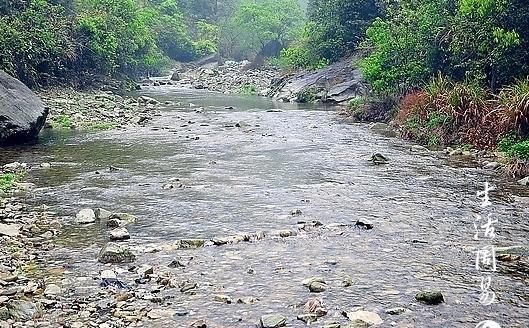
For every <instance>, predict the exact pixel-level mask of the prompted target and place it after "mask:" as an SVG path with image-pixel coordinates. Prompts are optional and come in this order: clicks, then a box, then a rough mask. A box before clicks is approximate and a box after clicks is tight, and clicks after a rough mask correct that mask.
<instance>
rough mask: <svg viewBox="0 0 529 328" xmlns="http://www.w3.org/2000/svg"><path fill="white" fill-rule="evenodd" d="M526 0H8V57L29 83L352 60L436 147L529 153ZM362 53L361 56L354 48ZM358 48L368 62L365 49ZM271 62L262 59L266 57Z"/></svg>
mask: <svg viewBox="0 0 529 328" xmlns="http://www.w3.org/2000/svg"><path fill="white" fill-rule="evenodd" d="M528 6H529V5H528V4H527V3H526V2H525V1H522V0H501V1H496V0H421V1H419V0H365V1H364V0H309V1H297V0H284V1H281V0H215V1H214V0H200V1H192V0H7V1H4V2H2V4H1V5H0V68H1V69H3V70H5V71H7V72H8V73H10V74H12V75H15V76H17V77H18V78H19V79H21V80H22V81H23V82H25V83H26V84H28V85H31V86H37V85H46V84H56V83H57V82H61V81H65V80H71V79H74V78H77V79H79V78H80V77H82V76H84V75H86V74H94V73H97V74H103V75H108V76H132V77H139V76H146V75H149V74H157V73H159V72H161V71H162V70H163V69H164V68H166V67H170V66H171V61H192V60H194V59H198V58H201V57H204V56H207V55H211V54H217V55H218V56H219V58H224V59H235V60H242V59H250V60H256V59H266V61H267V62H268V63H270V64H272V65H276V66H278V67H279V68H283V69H285V68H286V69H290V70H292V69H294V70H295V69H309V70H310V69H317V68H321V67H325V66H327V65H329V64H332V63H333V62H336V61H339V60H341V59H343V58H355V61H354V63H353V62H352V65H358V66H359V67H360V68H361V70H362V72H363V75H364V78H365V80H366V82H367V83H368V85H369V87H370V90H371V92H370V94H369V95H366V96H365V97H363V98H359V99H355V100H354V101H352V102H351V104H350V108H351V111H352V113H353V115H355V116H356V117H358V118H361V119H369V118H370V117H371V116H372V113H370V112H372V111H375V112H377V111H378V112H380V111H386V112H388V111H389V112H391V113H393V114H392V116H391V117H394V118H395V122H397V123H398V124H399V125H400V127H401V128H402V131H403V135H404V136H405V137H409V138H412V139H416V140H419V141H421V142H423V143H425V144H427V145H429V146H431V147H440V146H446V145H450V144H454V143H458V144H468V145H469V146H476V147H480V148H493V147H496V145H498V144H499V145H500V147H501V148H502V150H504V151H505V152H507V153H508V154H511V155H512V156H514V157H517V158H521V159H529V142H525V141H523V138H525V137H526V136H527V134H528V133H529V80H528V78H527V76H528V74H529V44H528V43H529V10H527V9H528ZM356 54H361V56H358V55H356ZM358 57H361V59H360V60H357V59H358ZM263 62H264V61H263Z"/></svg>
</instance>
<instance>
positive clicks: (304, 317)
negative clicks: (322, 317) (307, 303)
mask: <svg viewBox="0 0 529 328" xmlns="http://www.w3.org/2000/svg"><path fill="white" fill-rule="evenodd" d="M298 320H300V321H303V322H304V323H306V324H307V325H310V324H311V323H313V322H316V321H318V316H317V315H316V314H312V313H311V314H300V315H298Z"/></svg>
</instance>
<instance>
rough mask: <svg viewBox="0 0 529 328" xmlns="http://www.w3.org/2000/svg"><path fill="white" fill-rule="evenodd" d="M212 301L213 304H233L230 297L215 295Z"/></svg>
mask: <svg viewBox="0 0 529 328" xmlns="http://www.w3.org/2000/svg"><path fill="white" fill-rule="evenodd" d="M213 300H214V301H215V302H219V303H226V304H231V303H232V302H233V301H232V299H231V297H229V296H227V295H215V296H214V298H213Z"/></svg>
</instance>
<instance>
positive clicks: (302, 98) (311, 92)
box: [297, 88, 318, 103]
mask: <svg viewBox="0 0 529 328" xmlns="http://www.w3.org/2000/svg"><path fill="white" fill-rule="evenodd" d="M317 93H318V91H317V90H316V89H315V88H307V89H305V90H302V91H300V92H299V93H298V95H297V98H298V102H300V103H313V102H315V101H316V99H318V96H317Z"/></svg>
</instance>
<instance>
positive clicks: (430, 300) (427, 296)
mask: <svg viewBox="0 0 529 328" xmlns="http://www.w3.org/2000/svg"><path fill="white" fill-rule="evenodd" d="M415 299H416V300H417V301H419V302H421V303H424V304H428V305H437V304H441V303H443V302H444V301H445V300H444V296H443V294H442V293H441V292H440V291H423V292H420V293H418V294H417V295H415Z"/></svg>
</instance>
